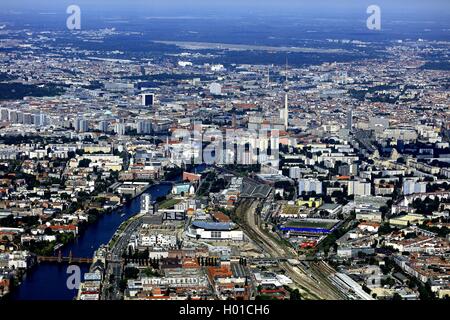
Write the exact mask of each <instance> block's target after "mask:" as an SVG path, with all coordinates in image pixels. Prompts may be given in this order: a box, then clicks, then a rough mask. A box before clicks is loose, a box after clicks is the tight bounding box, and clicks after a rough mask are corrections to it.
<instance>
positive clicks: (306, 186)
mask: <svg viewBox="0 0 450 320" xmlns="http://www.w3.org/2000/svg"><path fill="white" fill-rule="evenodd" d="M303 191H305V192H306V193H308V192H313V191H314V192H315V193H316V194H322V182H321V181H319V180H317V179H312V178H311V179H299V180H298V192H299V194H302V192H303Z"/></svg>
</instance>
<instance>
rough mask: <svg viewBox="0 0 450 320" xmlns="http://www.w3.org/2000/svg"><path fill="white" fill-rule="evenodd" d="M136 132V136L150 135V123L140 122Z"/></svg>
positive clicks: (148, 121) (146, 121) (147, 121)
mask: <svg viewBox="0 0 450 320" xmlns="http://www.w3.org/2000/svg"><path fill="white" fill-rule="evenodd" d="M136 132H137V133H138V134H150V133H152V123H151V121H150V120H140V121H138V123H137V125H136Z"/></svg>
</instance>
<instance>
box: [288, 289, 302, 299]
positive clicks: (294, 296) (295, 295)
mask: <svg viewBox="0 0 450 320" xmlns="http://www.w3.org/2000/svg"><path fill="white" fill-rule="evenodd" d="M290 299H291V300H302V296H301V294H300V291H298V289H295V290H293V291H292V292H291V296H290Z"/></svg>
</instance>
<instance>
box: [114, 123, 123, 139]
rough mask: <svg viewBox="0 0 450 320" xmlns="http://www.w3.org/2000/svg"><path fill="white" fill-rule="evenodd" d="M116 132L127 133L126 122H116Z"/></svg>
mask: <svg viewBox="0 0 450 320" xmlns="http://www.w3.org/2000/svg"><path fill="white" fill-rule="evenodd" d="M114 132H115V133H116V134H117V135H118V136H123V135H125V124H123V123H116V125H115V126H114Z"/></svg>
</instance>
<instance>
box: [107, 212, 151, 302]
mask: <svg viewBox="0 0 450 320" xmlns="http://www.w3.org/2000/svg"><path fill="white" fill-rule="evenodd" d="M131 219H132V221H131V222H130V223H129V224H128V225H127V226H126V227H125V229H124V230H123V231H122V232H120V234H119V235H118V239H117V241H116V242H115V243H114V245H113V246H112V248H111V249H110V254H109V260H108V267H107V269H106V272H105V280H104V282H103V291H102V300H120V299H121V298H122V294H121V292H120V290H119V283H120V280H121V279H122V269H123V268H122V267H123V265H122V253H123V252H125V250H126V249H127V246H128V243H129V241H130V237H131V235H132V234H133V233H135V232H136V230H137V229H138V228H139V227H140V225H141V224H142V219H141V216H140V215H138V216H135V217H133V218H131ZM111 275H112V276H113V281H112V282H109V279H110V277H111Z"/></svg>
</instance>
